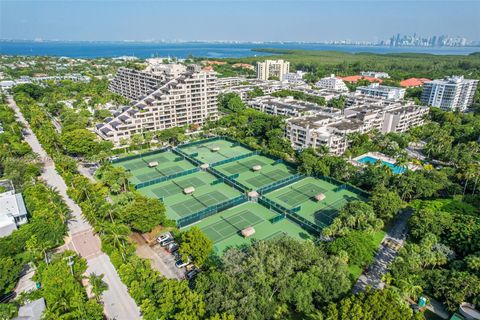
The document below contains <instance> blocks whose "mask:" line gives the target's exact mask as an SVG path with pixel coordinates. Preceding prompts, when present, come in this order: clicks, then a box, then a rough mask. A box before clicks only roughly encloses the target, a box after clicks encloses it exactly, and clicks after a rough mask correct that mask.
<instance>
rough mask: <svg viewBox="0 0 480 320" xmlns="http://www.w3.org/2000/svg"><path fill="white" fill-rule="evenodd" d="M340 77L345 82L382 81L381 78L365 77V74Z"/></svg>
mask: <svg viewBox="0 0 480 320" xmlns="http://www.w3.org/2000/svg"><path fill="white" fill-rule="evenodd" d="M341 79H342V80H343V81H346V82H357V81H358V80H367V81H369V82H378V83H382V82H383V80H382V79H378V78H373V77H366V76H365V77H364V76H348V77H343V78H341Z"/></svg>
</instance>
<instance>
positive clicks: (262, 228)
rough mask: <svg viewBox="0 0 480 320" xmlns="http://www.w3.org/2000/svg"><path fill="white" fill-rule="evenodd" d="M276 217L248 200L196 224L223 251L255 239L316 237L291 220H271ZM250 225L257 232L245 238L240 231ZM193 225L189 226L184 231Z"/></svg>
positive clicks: (215, 246)
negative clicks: (274, 221) (273, 221)
mask: <svg viewBox="0 0 480 320" xmlns="http://www.w3.org/2000/svg"><path fill="white" fill-rule="evenodd" d="M276 216H277V213H275V212H272V211H270V210H269V209H267V208H265V207H264V206H262V205H260V204H258V203H252V202H247V203H244V204H242V205H239V206H236V207H233V208H230V209H228V210H225V211H223V212H221V213H219V214H215V215H212V216H209V217H207V218H205V219H203V220H201V221H199V222H198V223H196V224H194V226H197V227H199V228H200V229H201V230H202V231H203V232H205V234H206V235H207V237H208V238H209V239H211V240H212V241H213V242H214V249H215V251H216V252H218V253H219V254H222V253H223V251H224V250H225V249H226V248H229V247H232V246H241V245H248V244H250V243H251V241H252V240H268V239H274V238H276V237H280V236H282V235H283V236H285V235H287V236H290V237H292V238H295V239H304V240H306V239H314V237H313V236H312V235H311V234H309V233H308V232H307V231H305V230H304V229H302V227H300V226H299V225H297V224H296V223H294V222H292V221H290V220H289V219H283V220H281V221H279V222H277V223H272V222H270V219H272V218H274V217H276ZM249 226H252V227H253V228H254V229H255V234H254V235H252V236H251V237H248V238H245V237H243V236H242V234H241V232H240V230H242V229H244V228H246V227H249ZM191 227H192V226H187V227H185V228H182V230H183V229H188V228H191Z"/></svg>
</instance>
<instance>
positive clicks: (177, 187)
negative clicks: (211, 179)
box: [151, 177, 205, 199]
mask: <svg viewBox="0 0 480 320" xmlns="http://www.w3.org/2000/svg"><path fill="white" fill-rule="evenodd" d="M177 179H178V180H177ZM177 179H172V180H171V182H172V183H171V184H168V185H166V186H160V187H155V188H152V190H151V191H152V192H153V193H154V194H155V195H156V196H157V198H159V199H160V198H165V197H169V196H171V195H174V194H176V193H179V192H183V189H185V188H188V187H194V188H198V187H201V186H203V185H204V184H205V182H203V181H202V180H201V179H199V178H198V177H192V178H190V177H189V178H187V179H180V178H177Z"/></svg>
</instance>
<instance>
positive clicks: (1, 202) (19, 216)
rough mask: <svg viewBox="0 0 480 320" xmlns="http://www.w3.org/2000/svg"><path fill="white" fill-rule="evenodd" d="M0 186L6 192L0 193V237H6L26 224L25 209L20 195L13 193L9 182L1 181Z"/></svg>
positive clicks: (13, 190)
mask: <svg viewBox="0 0 480 320" xmlns="http://www.w3.org/2000/svg"><path fill="white" fill-rule="evenodd" d="M0 186H1V187H3V189H4V190H6V191H5V192H2V193H0V237H6V236H8V235H10V234H11V233H12V232H13V231H15V230H17V227H19V226H20V225H22V224H25V223H27V222H28V220H27V209H26V207H25V202H24V201H23V197H22V194H21V193H15V189H14V187H13V185H12V183H11V182H10V181H9V180H1V181H0Z"/></svg>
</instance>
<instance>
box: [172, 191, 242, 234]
mask: <svg viewBox="0 0 480 320" xmlns="http://www.w3.org/2000/svg"><path fill="white" fill-rule="evenodd" d="M246 201H247V197H246V196H245V195H243V194H242V195H240V196H238V197H236V198H233V199H230V200H227V201H224V202H221V203H219V204H216V205H213V206H209V207H207V208H205V209H202V210H200V211H197V212H195V213H193V214H191V215H188V216H186V217H182V218H180V219H178V220H177V227H178V228H182V227H185V226H188V225H190V224H192V223H195V222H197V221H200V220H202V219H204V218H206V217H209V216H211V215H214V214H216V213H218V212H220V211H223V210H227V209H229V208H232V207H235V206H238V205H239V204H242V203H244V202H246Z"/></svg>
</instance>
